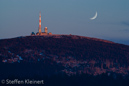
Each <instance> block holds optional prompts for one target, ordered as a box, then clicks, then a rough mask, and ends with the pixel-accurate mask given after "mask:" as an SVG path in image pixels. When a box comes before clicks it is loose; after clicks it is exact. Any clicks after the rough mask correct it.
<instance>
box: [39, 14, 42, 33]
mask: <svg viewBox="0 0 129 86" xmlns="http://www.w3.org/2000/svg"><path fill="white" fill-rule="evenodd" d="M40 33H42V31H41V12H39V34H40Z"/></svg>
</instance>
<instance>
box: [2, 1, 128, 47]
mask: <svg viewBox="0 0 129 86" xmlns="http://www.w3.org/2000/svg"><path fill="white" fill-rule="evenodd" d="M40 11H41V17H42V18H41V19H42V31H44V27H48V32H52V33H53V34H72V35H81V36H88V37H94V38H100V39H106V40H110V41H113V42H117V43H122V44H126V45H129V0H0V32H1V33H0V39H4V38H13V37H18V36H27V35H30V34H31V32H35V33H36V32H38V21H39V12H40ZM96 11H97V13H98V16H97V18H96V19H95V20H90V18H92V17H93V16H94V15H95V13H96Z"/></svg>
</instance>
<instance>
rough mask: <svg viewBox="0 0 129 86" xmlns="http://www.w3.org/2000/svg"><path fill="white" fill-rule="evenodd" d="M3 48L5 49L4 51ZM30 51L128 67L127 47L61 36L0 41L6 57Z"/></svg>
mask: <svg viewBox="0 0 129 86" xmlns="http://www.w3.org/2000/svg"><path fill="white" fill-rule="evenodd" d="M5 47H6V48H7V49H5ZM26 49H28V50H29V49H31V50H35V51H36V52H37V51H39V52H40V51H42V50H44V53H45V54H52V55H57V56H60V57H67V56H72V57H75V58H76V59H77V60H87V59H89V60H92V59H94V60H101V61H103V60H106V59H108V60H111V61H113V62H118V63H120V64H124V65H126V66H128V65H129V46H127V45H122V44H116V43H108V42H107V43H106V42H103V41H97V40H92V39H87V38H81V37H78V39H74V38H72V37H71V36H62V37H61V38H53V37H45V36H28V37H21V38H13V39H6V40H0V52H1V53H4V54H5V55H8V52H7V51H11V52H13V53H14V54H16V55H17V54H18V55H20V56H24V53H23V52H24V51H25V50H26Z"/></svg>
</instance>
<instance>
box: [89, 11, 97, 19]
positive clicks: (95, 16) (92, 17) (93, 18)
mask: <svg viewBox="0 0 129 86" xmlns="http://www.w3.org/2000/svg"><path fill="white" fill-rule="evenodd" d="M96 18H97V12H96V14H95V16H94V17H92V18H90V19H91V20H94V19H96Z"/></svg>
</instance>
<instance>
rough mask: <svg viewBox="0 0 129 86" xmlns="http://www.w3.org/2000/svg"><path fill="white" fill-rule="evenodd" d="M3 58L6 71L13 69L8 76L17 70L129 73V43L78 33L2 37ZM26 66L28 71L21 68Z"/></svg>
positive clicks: (69, 72) (0, 49) (1, 53)
mask: <svg viewBox="0 0 129 86" xmlns="http://www.w3.org/2000/svg"><path fill="white" fill-rule="evenodd" d="M0 60H1V65H2V68H3V69H2V71H3V72H5V71H9V70H10V68H11V69H13V71H12V72H10V73H6V74H5V75H9V74H12V76H13V74H14V73H15V72H16V71H17V72H20V74H22V73H23V75H28V74H31V75H33V74H37V73H38V74H39V75H40V76H41V75H42V76H44V75H50V74H56V73H66V74H67V75H75V74H77V73H78V74H82V73H84V74H85V73H87V74H93V75H99V74H102V73H107V72H108V73H112V72H114V73H120V74H122V75H128V73H129V46H127V45H123V44H118V43H114V42H111V41H107V40H102V39H97V38H90V37H83V36H76V35H48V36H26V37H17V38H12V39H3V40H0ZM3 63H4V64H3ZM8 64H9V66H8ZM15 64H16V65H18V66H16V65H15ZM22 64H23V65H22ZM36 65H37V66H36ZM8 67H10V68H8ZM4 68H6V69H4ZM22 69H26V74H25V71H24V72H23V71H19V70H22ZM33 69H35V70H33ZM31 70H33V72H32V71H31ZM43 71H44V72H43ZM30 72H31V73H30ZM42 72H43V74H42ZM16 74H17V75H19V74H18V73H16ZM3 77H4V74H3Z"/></svg>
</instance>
